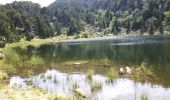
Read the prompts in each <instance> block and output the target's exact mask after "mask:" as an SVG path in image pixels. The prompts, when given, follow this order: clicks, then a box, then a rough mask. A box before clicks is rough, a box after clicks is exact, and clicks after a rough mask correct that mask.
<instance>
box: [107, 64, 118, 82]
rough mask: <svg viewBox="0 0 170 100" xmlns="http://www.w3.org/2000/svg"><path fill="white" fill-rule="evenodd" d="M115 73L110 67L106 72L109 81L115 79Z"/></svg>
mask: <svg viewBox="0 0 170 100" xmlns="http://www.w3.org/2000/svg"><path fill="white" fill-rule="evenodd" d="M117 76H118V75H117V72H116V70H115V68H114V67H111V68H110V69H109V71H108V79H109V81H113V79H115V78H116V77H117Z"/></svg>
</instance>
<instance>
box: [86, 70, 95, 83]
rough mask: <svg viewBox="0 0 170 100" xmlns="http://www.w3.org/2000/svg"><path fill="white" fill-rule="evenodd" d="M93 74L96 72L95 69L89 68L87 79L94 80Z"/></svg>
mask: <svg viewBox="0 0 170 100" xmlns="http://www.w3.org/2000/svg"><path fill="white" fill-rule="evenodd" d="M93 74H94V70H93V69H88V70H87V79H88V80H90V81H91V80H93Z"/></svg>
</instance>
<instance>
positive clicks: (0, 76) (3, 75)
mask: <svg viewBox="0 0 170 100" xmlns="http://www.w3.org/2000/svg"><path fill="white" fill-rule="evenodd" d="M7 78H8V75H7V74H6V73H5V72H3V71H1V70H0V80H1V81H2V80H5V79H7Z"/></svg>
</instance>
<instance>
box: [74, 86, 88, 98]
mask: <svg viewBox="0 0 170 100" xmlns="http://www.w3.org/2000/svg"><path fill="white" fill-rule="evenodd" d="M75 92H76V93H77V94H79V95H80V96H82V97H83V98H88V97H89V96H90V92H88V91H87V90H85V89H82V88H77V89H76V90H75Z"/></svg>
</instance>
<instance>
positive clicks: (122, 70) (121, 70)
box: [119, 67, 124, 75]
mask: <svg viewBox="0 0 170 100" xmlns="http://www.w3.org/2000/svg"><path fill="white" fill-rule="evenodd" d="M119 74H121V75H123V74H124V69H123V68H122V67H121V68H120V69H119Z"/></svg>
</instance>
